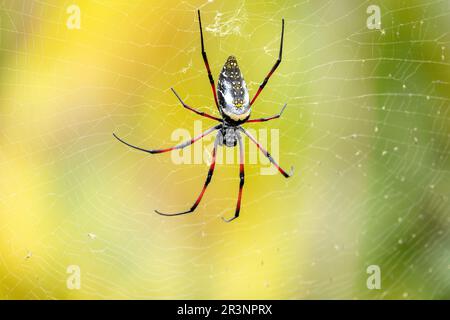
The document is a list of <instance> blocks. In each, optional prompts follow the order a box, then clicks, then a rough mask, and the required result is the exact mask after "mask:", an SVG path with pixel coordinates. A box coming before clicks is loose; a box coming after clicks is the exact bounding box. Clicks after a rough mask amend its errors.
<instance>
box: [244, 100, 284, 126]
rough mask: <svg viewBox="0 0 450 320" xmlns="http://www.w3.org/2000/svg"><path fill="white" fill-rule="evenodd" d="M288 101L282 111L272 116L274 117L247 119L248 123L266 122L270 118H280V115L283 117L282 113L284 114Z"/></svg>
mask: <svg viewBox="0 0 450 320" xmlns="http://www.w3.org/2000/svg"><path fill="white" fill-rule="evenodd" d="M286 106H287V103H285V104H284V106H283V108H281V111H280V113H278V114H276V115H274V116H272V117H268V118H260V119H250V120H247V123H252V122H265V121H269V120H273V119H278V118H279V117H281V115H282V114H283V111H284V109H285V108H286Z"/></svg>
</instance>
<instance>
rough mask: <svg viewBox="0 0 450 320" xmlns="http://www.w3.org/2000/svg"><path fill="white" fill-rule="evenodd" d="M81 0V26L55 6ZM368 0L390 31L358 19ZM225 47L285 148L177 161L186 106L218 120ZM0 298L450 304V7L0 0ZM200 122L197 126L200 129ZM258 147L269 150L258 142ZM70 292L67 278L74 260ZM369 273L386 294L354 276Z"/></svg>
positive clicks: (189, 116)
mask: <svg viewBox="0 0 450 320" xmlns="http://www.w3.org/2000/svg"><path fill="white" fill-rule="evenodd" d="M72 4H77V5H78V6H79V8H80V10H81V16H80V17H81V29H79V30H71V29H69V28H67V26H66V22H67V19H68V17H69V15H70V14H68V13H67V11H66V10H67V8H68V7H69V6H70V5H72ZM370 5H378V6H379V7H380V9H381V29H368V28H367V26H366V20H367V18H368V17H369V15H370V14H368V13H367V12H366V10H367V7H369V6H370ZM198 8H200V9H201V10H202V19H203V25H204V35H205V41H206V43H205V44H206V49H207V52H208V57H209V61H210V65H211V68H212V70H213V74H214V77H215V78H217V74H218V73H219V71H220V69H221V68H222V65H223V63H224V62H225V60H226V58H227V57H228V56H229V55H231V54H233V55H235V56H236V57H237V59H238V62H239V64H240V67H241V70H242V72H243V73H244V76H245V78H246V80H247V84H248V86H249V90H250V92H251V95H252V93H253V94H254V93H255V91H256V89H257V88H258V85H259V83H260V82H261V81H262V80H263V78H264V76H265V75H266V73H267V72H268V71H269V70H270V68H271V66H272V64H273V63H274V62H275V60H276V57H277V54H278V46H279V37H280V24H281V18H282V17H284V18H285V20H286V33H285V47H284V56H283V62H282V63H281V65H280V67H279V69H278V70H277V72H276V73H275V74H274V76H273V77H272V78H271V80H270V81H269V84H268V85H267V87H266V89H265V90H264V91H263V93H262V94H261V95H260V97H259V98H258V100H257V102H256V103H255V104H254V106H253V113H252V114H253V116H254V117H262V116H270V115H273V114H275V113H276V112H278V111H279V109H280V107H281V106H282V104H283V103H284V102H288V108H287V109H286V111H285V113H284V114H283V116H282V118H281V119H278V120H274V121H272V122H267V123H262V124H249V125H247V127H253V128H255V129H264V128H271V129H278V130H279V134H280V145H279V162H280V164H281V165H282V166H284V167H285V168H287V169H288V168H289V167H290V166H291V165H293V166H294V167H295V169H296V171H295V175H294V177H292V178H290V179H288V180H286V179H284V178H283V177H282V176H281V175H261V174H260V169H261V165H260V164H252V165H247V166H246V183H245V187H244V195H243V205H242V211H241V217H240V218H239V219H238V220H236V221H234V222H233V223H230V224H226V223H223V222H222V220H221V219H220V217H221V216H227V217H229V216H231V215H232V213H233V211H234V206H235V201H236V197H237V190H238V184H239V182H238V181H239V180H238V168H237V166H236V165H235V164H227V165H220V166H217V168H216V172H215V174H214V177H213V180H212V183H211V185H210V187H209V189H208V191H207V192H206V195H205V197H204V199H203V202H202V204H201V205H200V206H199V208H198V209H197V212H196V213H195V214H191V215H187V216H182V217H177V218H166V217H161V216H158V215H156V214H154V212H153V210H154V209H160V210H166V211H176V210H183V209H187V208H189V207H190V206H191V205H192V203H193V201H194V200H195V198H196V196H197V195H198V192H199V191H200V189H201V186H202V185H203V182H204V179H205V177H206V173H207V164H191V165H187V164H184V165H175V164H174V163H173V161H171V157H170V155H169V154H164V155H154V156H149V155H147V154H144V153H140V152H137V151H132V150H130V149H128V148H126V147H124V146H123V145H121V144H119V143H118V142H117V141H116V140H114V138H113V137H112V132H113V131H114V132H117V133H118V134H119V135H120V136H122V137H124V138H125V139H127V140H128V141H130V142H132V143H135V144H137V145H140V146H147V147H149V148H150V147H165V146H170V145H173V144H174V142H173V141H172V140H171V134H172V133H173V132H174V130H177V129H179V128H184V129H186V130H189V131H191V132H192V131H193V128H194V121H195V120H198V119H199V118H198V117H196V115H195V114H193V113H190V112H188V111H186V110H184V109H183V108H182V107H181V106H180V105H179V103H178V101H177V100H176V98H175V97H174V96H173V94H172V93H171V92H170V87H171V86H174V87H175V88H176V89H177V91H178V92H179V93H180V95H181V96H182V97H183V99H185V100H186V102H187V103H188V104H190V105H191V106H195V107H198V108H200V109H201V110H202V111H209V112H211V113H214V114H216V113H217V111H216V110H215V107H214V105H213V100H212V95H211V91H210V87H209V83H208V80H207V76H206V72H205V68H204V65H203V61H202V59H201V54H200V41H199V33H198V25H197V20H196V10H197V9H198ZM0 9H1V15H0V30H1V39H0V148H1V149H0V150H1V151H0V170H1V171H0V172H1V179H0V298H2V299H12V298H15V299H82V298H83V299H105V298H113V299H127V298H137V299H144V298H147V299H152V298H153V299H154V298H173V299H185V298H190V299H211V298H214V299H222V298H254V299H260V298H261V299H262V298H268V299H337V298H344V299H448V298H450V251H449V250H450V236H449V228H450V203H449V194H450V159H449V154H450V112H449V101H450V45H449V42H450V33H449V30H450V2H449V1H432V0H427V1H418V0H411V1H397V0H395V1H394V0H390V1H386V0H384V1H383V0H377V1H356V0H345V1H344V0H343V1H268V2H261V1H245V2H242V1H226V2H225V1H192V2H190V1H189V2H186V1H183V2H177V1H159V2H157V1H124V0H117V1H113V0H108V1H82V0H76V1H44V2H42V1H29V0H18V1H12V0H9V1H8V0H4V1H0ZM210 125H212V121H210V120H208V119H203V120H202V126H203V128H207V127H208V126H210ZM269 146H270V145H269ZM70 265H76V266H79V267H80V270H81V288H80V289H79V290H70V289H69V288H67V286H66V281H67V278H68V277H69V274H68V273H67V272H66V271H67V268H68V266H70ZM369 265H378V266H379V267H380V269H381V289H379V290H369V289H368V288H367V286H366V280H367V278H368V276H369V275H368V274H367V272H366V269H367V267H368V266H369Z"/></svg>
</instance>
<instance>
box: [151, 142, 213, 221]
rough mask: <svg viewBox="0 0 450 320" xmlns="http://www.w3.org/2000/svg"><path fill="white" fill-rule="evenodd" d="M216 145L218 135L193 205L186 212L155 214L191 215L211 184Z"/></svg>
mask: <svg viewBox="0 0 450 320" xmlns="http://www.w3.org/2000/svg"><path fill="white" fill-rule="evenodd" d="M218 143H219V134H217V136H216V140H215V141H214V148H213V151H212V159H211V164H210V166H209V170H208V175H207V176H206V180H205V184H204V185H203V189H202V191H201V192H200V195H199V196H198V197H197V200H195V203H194V204H193V205H192V207H191V208H190V209H189V210H187V211H183V212H178V213H162V212H160V211H158V210H155V212H156V213H157V214H160V215H162V216H180V215H182V214H187V213H191V212H193V211H194V210H195V209H196V208H197V206H198V205H199V204H200V201H201V200H202V198H203V195H204V194H205V191H206V188H207V187H208V184H209V183H210V182H211V178H212V175H213V173H214V168H215V166H216V151H217V145H218Z"/></svg>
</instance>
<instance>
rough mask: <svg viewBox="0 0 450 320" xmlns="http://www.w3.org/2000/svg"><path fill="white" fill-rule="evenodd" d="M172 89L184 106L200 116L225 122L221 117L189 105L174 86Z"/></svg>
mask: <svg viewBox="0 0 450 320" xmlns="http://www.w3.org/2000/svg"><path fill="white" fill-rule="evenodd" d="M170 89H171V90H172V92H173V93H174V94H175V96H176V97H177V98H178V100H179V101H180V102H181V104H182V105H183V107H185V108H186V109H188V110H190V111H192V112H194V113H196V114H198V115H200V116H202V117H206V118H209V119H213V120H217V121H220V122H223V120H222V119H220V118H217V117H214V116H212V115H209V114H207V113H205V112H202V111H198V110H196V109H194V108H192V107H190V106H188V105H187V104H186V103H184V101H183V100H182V99H181V98H180V96H179V95H178V93H177V92H176V91H175V89H174V88H170Z"/></svg>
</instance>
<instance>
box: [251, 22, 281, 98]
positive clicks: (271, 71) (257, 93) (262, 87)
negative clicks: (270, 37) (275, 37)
mask: <svg viewBox="0 0 450 320" xmlns="http://www.w3.org/2000/svg"><path fill="white" fill-rule="evenodd" d="M283 38H284V19H282V20H281V43H280V53H279V54H278V59H277V61H276V62H275V64H274V65H273V67H272V69H271V70H270V72H269V73H268V74H267V76H266V77H265V78H264V81H263V82H262V83H261V85H260V86H259V89H258V91H257V92H256V94H255V96H254V97H253V99H252V101H251V102H250V105H252V104H253V103H254V102H255V100H256V98H257V97H258V96H259V94H260V93H261V91H262V90H263V89H264V87H265V86H266V84H267V81H269V79H270V77H271V76H272V74H273V73H274V72H275V70H276V69H277V68H278V66H279V64H280V63H281V58H282V55H283Z"/></svg>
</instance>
